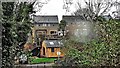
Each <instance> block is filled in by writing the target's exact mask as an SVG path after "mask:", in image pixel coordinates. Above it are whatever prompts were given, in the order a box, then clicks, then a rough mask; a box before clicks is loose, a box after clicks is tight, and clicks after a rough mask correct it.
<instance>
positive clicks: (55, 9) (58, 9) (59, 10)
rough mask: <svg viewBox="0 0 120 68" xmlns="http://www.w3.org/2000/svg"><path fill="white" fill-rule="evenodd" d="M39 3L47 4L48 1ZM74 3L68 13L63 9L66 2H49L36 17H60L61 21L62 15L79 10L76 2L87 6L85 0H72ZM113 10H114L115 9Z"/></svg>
mask: <svg viewBox="0 0 120 68" xmlns="http://www.w3.org/2000/svg"><path fill="white" fill-rule="evenodd" d="M38 1H40V2H41V1H42V2H46V1H48V0H38ZM72 1H73V4H72V5H71V7H70V12H67V13H66V11H65V9H63V5H64V0H49V1H48V3H47V4H44V5H43V7H42V8H41V10H40V11H38V12H36V15H58V17H59V20H61V19H62V15H71V13H73V12H74V11H75V10H76V9H77V6H76V2H78V1H79V2H80V3H81V6H82V7H84V6H85V3H84V0H72ZM38 8H39V7H38ZM112 10H114V8H113V9H112Z"/></svg>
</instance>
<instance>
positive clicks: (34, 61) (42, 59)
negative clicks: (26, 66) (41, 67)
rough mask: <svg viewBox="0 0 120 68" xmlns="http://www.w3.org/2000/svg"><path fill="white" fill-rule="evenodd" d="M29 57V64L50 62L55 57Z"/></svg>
mask: <svg viewBox="0 0 120 68" xmlns="http://www.w3.org/2000/svg"><path fill="white" fill-rule="evenodd" d="M30 59H31V62H30V63H31V64H37V63H44V62H45V63H50V62H54V60H55V59H56V58H30Z"/></svg>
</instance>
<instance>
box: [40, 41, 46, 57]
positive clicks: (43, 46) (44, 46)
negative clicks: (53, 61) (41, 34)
mask: <svg viewBox="0 0 120 68" xmlns="http://www.w3.org/2000/svg"><path fill="white" fill-rule="evenodd" d="M43 48H45V55H43ZM40 56H43V57H46V44H45V43H44V41H43V43H42V47H41V49H40Z"/></svg>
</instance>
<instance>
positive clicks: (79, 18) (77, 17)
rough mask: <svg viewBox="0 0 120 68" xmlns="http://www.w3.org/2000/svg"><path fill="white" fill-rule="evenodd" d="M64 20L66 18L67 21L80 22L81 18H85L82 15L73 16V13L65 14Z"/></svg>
mask: <svg viewBox="0 0 120 68" xmlns="http://www.w3.org/2000/svg"><path fill="white" fill-rule="evenodd" d="M62 20H65V21H66V22H67V23H73V22H79V21H80V20H84V18H83V17H82V16H71V15H64V16H63V17H62Z"/></svg>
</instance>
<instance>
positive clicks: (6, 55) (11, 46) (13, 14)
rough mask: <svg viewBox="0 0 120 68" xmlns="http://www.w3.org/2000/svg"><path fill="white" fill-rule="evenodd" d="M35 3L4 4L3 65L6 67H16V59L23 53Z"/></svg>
mask: <svg viewBox="0 0 120 68" xmlns="http://www.w3.org/2000/svg"><path fill="white" fill-rule="evenodd" d="M33 4H34V2H33V3H25V2H24V3H23V2H21V3H16V2H3V3H2V9H3V20H2V26H3V30H2V34H3V35H2V42H3V43H2V44H3V46H2V48H3V50H2V54H3V55H2V58H3V59H2V64H3V66H4V67H9V66H12V65H14V57H15V56H19V55H20V54H21V53H23V51H22V49H21V47H22V46H23V45H24V44H25V42H26V41H27V37H28V36H27V34H28V33H29V32H30V30H31V28H30V27H31V22H30V21H31V19H30V17H29V14H31V13H32V12H33V11H32V9H33V7H32V5H33Z"/></svg>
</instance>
